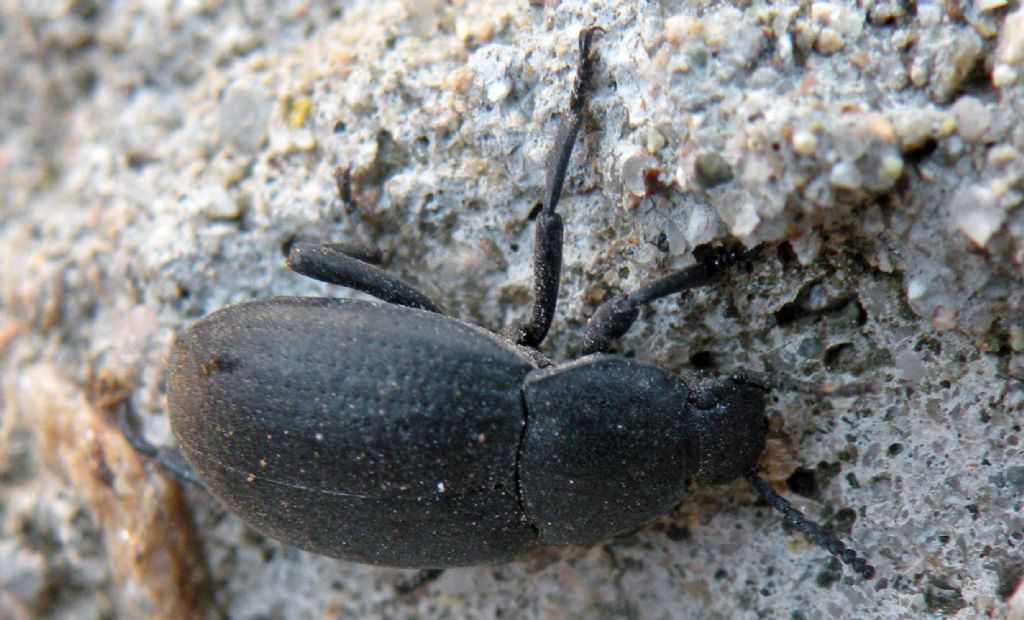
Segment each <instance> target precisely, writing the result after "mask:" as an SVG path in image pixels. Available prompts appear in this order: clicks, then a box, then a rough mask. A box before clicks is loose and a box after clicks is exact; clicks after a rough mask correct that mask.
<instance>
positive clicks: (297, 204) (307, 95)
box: [0, 0, 1024, 619]
mask: <svg viewBox="0 0 1024 620" xmlns="http://www.w3.org/2000/svg"><path fill="white" fill-rule="evenodd" d="M595 23H596V24H600V25H602V26H604V27H605V28H607V30H608V33H607V34H606V35H605V36H604V37H603V38H602V39H601V40H600V42H599V44H598V46H597V50H598V55H599V63H598V68H597V75H596V90H595V92H594V94H593V96H592V98H591V103H590V110H591V117H590V120H589V121H588V122H587V123H586V125H585V127H584V132H583V133H584V137H583V138H582V139H581V141H580V142H579V144H578V145H577V150H576V153H575V157H574V160H573V164H572V166H571V168H570V171H569V177H568V181H567V186H566V191H565V195H564V198H563V201H562V203H561V205H560V207H559V209H560V211H561V213H562V214H563V216H564V217H565V219H566V224H567V228H566V235H565V237H566V255H565V267H564V272H563V278H562V288H561V293H562V301H561V304H560V307H559V310H558V313H557V315H556V318H555V324H554V329H553V332H552V335H551V337H550V338H549V340H548V342H546V343H545V345H544V347H543V350H544V351H545V352H547V353H549V354H551V355H552V356H554V357H555V358H558V359H566V358H569V357H571V356H572V355H574V354H575V352H577V351H578V349H579V339H578V334H579V328H580V327H581V326H582V325H583V324H584V323H585V321H586V319H587V317H588V316H589V315H590V314H591V313H592V312H593V311H594V309H595V308H596V306H597V305H599V304H600V302H601V301H602V300H604V299H606V298H607V297H608V296H609V295H612V294H615V293H617V292H619V291H623V290H630V289H631V288H633V287H636V286H637V285H638V284H639V283H641V282H643V281H644V280H645V279H646V278H648V277H650V276H651V275H652V274H657V273H663V272H665V271H667V270H669V269H672V268H678V267H680V266H684V265H686V264H687V263H688V262H691V261H692V254H691V252H692V250H693V248H694V247H696V246H697V245H699V244H702V243H705V242H708V241H711V240H714V239H717V238H723V237H726V236H730V235H731V236H733V237H736V238H739V239H741V240H742V241H744V242H745V243H747V244H748V245H751V246H753V245H755V244H758V243H762V242H764V243H767V244H769V245H768V248H769V249H768V250H767V251H766V252H765V256H764V259H763V260H761V261H759V262H758V263H756V264H754V265H751V266H748V267H745V268H741V269H739V270H737V272H736V274H735V276H734V277H732V278H729V279H728V281H727V282H723V283H722V284H721V285H719V286H715V287H713V288H710V289H708V290H701V291H696V292H693V293H691V294H688V295H685V296H682V297H678V298H672V299H667V300H664V301H661V302H658V303H656V304H654V306H653V307H652V308H650V309H649V310H647V311H645V312H644V314H643V316H642V318H641V320H640V322H639V323H638V325H637V326H636V327H635V328H634V329H633V331H632V332H631V333H630V334H629V335H628V336H627V337H626V338H625V339H624V340H623V342H622V346H621V350H622V351H623V352H626V353H628V354H631V355H636V356H637V357H638V358H642V359H646V360H651V361H655V362H657V363H660V364H662V365H664V366H665V367H667V368H670V369H673V370H679V371H684V370H686V369H687V368H690V367H693V366H700V367H712V368H717V369H721V370H727V369H729V368H735V367H747V368H753V369H756V370H771V371H778V372H783V373H786V374H790V375H793V376H796V377H798V378H804V379H813V380H819V381H826V380H827V381H837V382H842V381H851V380H856V379H872V380H876V381H877V382H878V383H879V384H880V389H879V391H878V392H877V393H874V394H869V395H865V396H861V397H858V398H851V399H833V400H816V399H812V398H808V397H804V396H796V395H792V394H778V395H776V396H775V397H774V398H773V402H772V404H771V422H772V440H771V445H770V448H769V450H768V451H767V453H766V455H765V456H764V458H763V459H762V463H761V468H762V471H763V473H764V474H765V475H766V476H767V477H769V478H770V479H772V480H773V481H775V482H776V483H777V484H778V486H779V488H780V489H785V488H786V487H788V495H789V497H790V498H791V499H792V500H793V501H794V503H796V504H797V505H798V506H799V507H801V508H802V509H804V510H805V511H806V512H808V513H809V514H810V515H811V516H812V517H814V518H816V519H819V520H821V521H823V522H825V523H827V524H828V525H830V526H831V527H832V528H834V529H835V530H836V531H838V532H839V533H841V535H842V536H843V537H844V538H845V539H847V540H848V541H849V542H850V543H851V544H852V545H853V546H854V547H855V548H857V549H858V550H859V551H861V552H862V553H863V554H865V555H867V556H868V557H869V558H871V559H872V561H873V562H874V563H875V565H876V566H877V569H878V577H877V578H876V579H875V580H874V581H872V582H867V583H864V582H861V581H858V580H857V579H855V578H854V577H853V576H852V574H851V573H850V572H849V571H843V570H840V568H839V566H838V564H837V562H836V561H835V560H833V559H830V558H829V557H828V556H827V555H826V554H824V553H823V552H822V551H821V550H820V549H817V548H815V547H812V546H810V545H808V544H807V543H806V542H805V541H804V540H803V539H802V538H801V537H800V536H799V535H797V534H794V533H792V532H788V531H786V530H785V529H784V528H783V527H782V525H781V523H780V520H779V518H778V517H777V515H775V514H772V512H771V511H770V510H769V509H768V508H767V507H766V506H765V505H763V504H761V503H759V502H758V501H757V499H756V497H755V495H754V494H753V492H752V491H751V490H750V489H748V488H747V487H746V486H745V485H744V483H742V482H737V483H735V484H732V485H727V486H725V487H722V488H715V489H695V490H694V493H693V496H692V498H691V500H690V501H687V502H685V503H684V504H683V505H681V506H680V507H679V508H678V509H677V511H675V512H674V513H672V514H670V515H667V516H666V517H664V518H663V519H661V520H659V521H657V522H656V523H654V524H653V525H651V526H649V527H647V528H644V529H642V530H640V531H638V532H635V533H631V534H628V535H624V536H620V537H618V538H615V539H613V540H610V541H608V542H606V543H604V544H602V545H598V546H595V547H592V548H569V549H551V550H544V551H541V552H538V553H535V554H533V555H530V556H527V557H525V558H523V559H521V560H519V561H516V562H512V563H509V564H507V565H503V566H496V567H479V568H467V569H458V570H451V571H449V572H447V573H446V574H445V575H444V576H443V577H442V578H441V579H440V580H439V581H437V582H436V583H435V584H433V585H430V586H429V587H427V588H426V589H425V591H423V592H421V593H418V594H415V595H413V596H410V597H406V598H399V597H396V596H395V594H394V593H393V587H394V585H395V584H396V583H397V582H399V581H400V580H402V579H404V578H406V577H408V574H407V573H403V572H400V571H395V570H390V569H384V568H374V567H367V566H359V565H354V564H350V563H345V562H338V561H333V560H329V559H325V558H321V557H315V556H312V555H309V554H306V553H303V552H299V551H296V550H294V549H290V548H285V547H283V546H281V545H280V544H278V543H276V542H274V541H272V540H266V539H264V538H262V537H261V536H259V535H257V534H255V533H253V532H251V531H249V530H247V529H246V528H245V527H244V526H242V525H241V523H240V522H239V521H238V520H237V519H236V518H234V517H233V516H231V515H230V514H228V513H226V512H224V511H223V510H222V509H221V508H219V507H218V506H217V505H216V504H215V502H213V500H211V499H210V498H209V497H207V496H205V495H204V494H203V493H201V492H199V491H194V490H187V491H186V492H185V493H184V500H183V498H182V495H181V494H180V493H179V491H178V489H177V488H176V487H175V486H174V485H169V484H168V483H167V481H166V479H165V478H164V477H163V475H162V474H161V472H160V471H159V470H158V469H156V468H154V467H152V466H148V467H147V466H146V465H145V464H144V463H142V462H140V461H139V460H138V459H137V458H136V457H135V455H134V453H133V452H131V451H130V450H128V449H127V447H126V445H125V444H124V442H123V441H122V440H121V437H120V435H119V434H118V432H117V429H116V425H115V423H114V416H113V412H114V411H115V409H116V408H117V407H118V406H120V403H121V402H122V401H123V400H124V399H125V398H127V399H129V402H130V403H132V405H133V406H134V407H135V409H136V410H137V411H138V412H139V414H140V416H141V417H142V418H144V420H145V430H146V433H147V436H148V437H149V438H150V439H151V440H152V441H153V442H155V443H158V444H161V445H172V444H173V437H171V435H170V433H169V430H168V426H167V419H166V415H165V414H164V406H163V404H164V400H163V397H164V393H165V386H164V362H165V356H166V354H167V350H168V347H169V345H170V342H171V340H172V338H173V335H174V333H175V331H176V330H178V329H181V328H182V327H183V326H185V325H187V324H188V323H189V322H190V321H192V320H195V319H196V318H198V317H200V316H202V315H204V314H207V313H209V312H211V311H213V310H216V309H218V308H221V307H223V306H225V305H227V304H230V303H234V302H238V301H242V300H247V299H252V298H256V297H261V296H269V295H279V294H329V295H346V294H349V293H347V292H345V291H340V290H337V289H336V288H332V287H328V286H325V285H320V284H317V283H314V282H312V281H309V280H306V279H303V278H301V277H299V276H297V275H295V274H292V273H290V272H288V271H287V270H286V269H285V268H284V267H283V265H282V248H283V247H286V246H287V245H288V244H289V243H290V242H291V241H294V240H295V239H310V240H314V239H322V240H329V239H333V240H338V239H352V238H368V239H372V240H373V241H374V242H376V243H378V244H379V245H381V246H382V247H384V248H387V250H388V252H387V266H388V268H389V269H390V270H392V271H394V272H396V273H398V274H400V275H402V276H403V277H406V278H408V279H409V280H411V281H413V282H415V283H417V284H418V285H419V286H421V287H422V288H423V289H425V290H426V291H427V292H428V293H429V294H431V295H432V296H433V297H434V298H435V299H437V300H439V301H440V303H441V304H442V305H443V306H444V307H445V308H446V309H449V310H450V311H451V312H452V313H453V314H455V315H456V316H458V317H460V318H463V319H466V320H469V321H472V322H475V323H478V324H481V325H483V326H485V327H488V328H491V329H498V328H500V327H501V326H503V325H507V324H510V323H512V322H514V321H516V320H521V319H522V318H523V317H524V315H525V314H526V312H527V311H528V302H529V296H530V260H529V257H530V249H531V246H532V238H533V231H532V224H531V222H530V221H529V220H528V215H529V213H530V211H531V209H532V208H533V206H534V205H535V204H536V202H537V201H538V200H539V198H540V195H541V190H542V187H543V183H544V179H543V163H544V159H545V157H546V153H547V150H548V149H549V147H550V145H551V141H552V138H553V134H554V130H555V127H556V125H557V115H558V114H559V113H560V111H561V110H563V109H564V106H565V104H566V100H567V93H568V88H569V84H570V82H571V78H572V72H573V66H574V63H575V59H576V56H575V52H576V50H575V41H576V34H577V33H578V31H579V30H580V28H582V27H585V26H588V25H591V24H595ZM0 83H2V84H4V88H3V89H2V90H0V265H2V268H0V381H2V383H0V390H2V391H0V406H2V415H3V417H2V419H0V616H2V617H13V618H29V617H47V618H63V617H68V618H72V617H73V618H83V617H186V616H193V617H195V616H202V615H207V616H210V617H217V616H221V615H225V616H230V617H232V618H298V617H314V616H315V617H352V616H354V617H389V618H403V617H409V618H413V617H422V616H429V617H455V618H465V617H481V618H491V617H498V616H501V617H538V618H539V617H543V618H558V617H589V618H595V617H608V618H612V617H615V618H620V617H635V618H673V617H701V618H755V617H756V618H787V619H788V618H846V617H851V618H853V617H856V618H863V617H884V618H920V617H950V618H964V619H966V618H976V617H1002V616H1003V615H1006V614H1007V613H1010V614H1013V613H1019V614H1024V610H1022V609H1021V608H1020V605H1021V603H1020V600H1021V594H1020V592H1018V594H1017V596H1016V597H1013V594H1014V591H1015V589H1016V588H1017V584H1018V582H1019V581H1020V580H1021V576H1022V574H1024V560H1022V559H1021V558H1022V546H1024V446H1022V442H1024V431H1022V428H1021V427H1022V424H1024V415H1022V412H1024V285H1022V282H1024V207H1022V206H1021V205H1022V201H1024V122H1022V119H1024V8H1022V6H1021V4H1020V2H1019V0H979V1H977V2H973V3H968V2H958V1H957V0H950V1H948V2H945V3H938V2H934V1H927V2H926V1H924V0H918V2H916V3H904V2H898V1H895V0H892V1H890V0H878V1H875V0H869V1H867V2H860V3H855V2H842V1H837V2H813V3H803V4H787V3H785V2H783V3H777V2H763V1H760V0H754V1H752V2H746V3H730V4H723V3H711V2H696V3H694V2H682V1H681V0H660V1H654V2H612V1H605V0H595V1H592V2H582V1H576V0H564V1H561V2H558V1H548V2H540V1H537V2H533V1H531V2H529V3H493V2H472V1H468V0H458V1H454V2H441V1H439V0H422V1H420V2H409V3H403V2H398V1H397V0H376V1H374V2H369V1H363V0H353V1H351V2H346V3H342V6H341V8H336V7H327V6H323V5H321V4H317V3H310V2H299V1H292V2H281V3H251V4H250V3H237V2H214V1H201V0H195V1H191V2H178V3H171V2H166V3H161V2H147V3H125V4H109V5H108V4H107V3H94V2H88V1H75V2H39V3H28V2H18V1H14V2H6V3H3V4H2V6H0ZM347 165H351V166H352V171H353V175H354V179H355V188H356V197H357V199H358V202H359V205H360V209H359V210H358V211H356V212H349V211H348V210H346V209H345V208H344V205H342V203H341V201H340V200H339V199H338V197H337V194H336V192H335V188H334V184H335V181H334V171H335V169H336V168H338V167H339V166H347ZM580 509H581V510H586V506H581V507H580ZM1011 597H1013V598H1011ZM1013 601H1016V603H1014V602H1013ZM1013 605H1016V609H1012V606H1013Z"/></svg>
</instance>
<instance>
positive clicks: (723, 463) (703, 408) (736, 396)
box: [690, 377, 768, 484]
mask: <svg viewBox="0 0 1024 620" xmlns="http://www.w3.org/2000/svg"><path fill="white" fill-rule="evenodd" d="M765 395H766V390H765V389H764V388H763V387H761V386H759V385H755V384H753V383H750V382H746V381H743V380H740V379H736V378H732V377H729V378H724V379H723V378H716V379H710V380H704V381H701V382H700V383H699V384H698V385H697V386H695V389H693V391H692V392H691V396H690V405H691V415H692V416H693V417H692V420H693V426H692V427H691V428H692V429H693V431H694V432H695V434H696V440H697V446H698V460H699V463H698V468H697V475H696V477H695V478H696V480H697V482H698V483H700V484H722V483H725V482H729V481H731V480H735V479H736V478H740V477H742V476H745V475H746V474H748V473H749V472H751V471H753V469H754V467H755V466H756V465H757V460H758V459H759V458H760V457H761V453H762V452H764V443H765V434H766V431H767V427H768V420H767V418H766V417H765V413H764V411H765Z"/></svg>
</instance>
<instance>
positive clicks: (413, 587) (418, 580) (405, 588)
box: [395, 568, 444, 596]
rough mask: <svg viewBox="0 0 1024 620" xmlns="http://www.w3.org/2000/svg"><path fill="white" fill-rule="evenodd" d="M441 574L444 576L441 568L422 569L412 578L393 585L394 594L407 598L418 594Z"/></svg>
mask: <svg viewBox="0 0 1024 620" xmlns="http://www.w3.org/2000/svg"><path fill="white" fill-rule="evenodd" d="M442 574H444V569H443V568H424V569H422V570H420V571H418V572H417V573H416V574H415V575H413V576H412V577H409V578H408V579H405V580H403V581H400V582H398V584H397V585H395V593H396V594H398V595H399V596H407V595H409V594H414V593H416V592H419V591H420V590H422V589H423V588H425V587H427V586H428V585H430V584H432V583H434V582H435V581H437V580H438V579H439V578H440V577H441V575H442Z"/></svg>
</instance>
